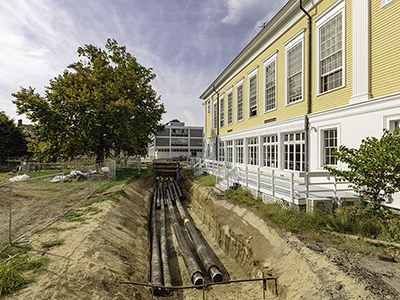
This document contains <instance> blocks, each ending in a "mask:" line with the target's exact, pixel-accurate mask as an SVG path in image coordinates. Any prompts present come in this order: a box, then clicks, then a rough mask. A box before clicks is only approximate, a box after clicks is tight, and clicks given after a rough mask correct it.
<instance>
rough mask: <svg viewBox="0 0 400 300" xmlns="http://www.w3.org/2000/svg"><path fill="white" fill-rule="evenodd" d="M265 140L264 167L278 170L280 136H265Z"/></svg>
mask: <svg viewBox="0 0 400 300" xmlns="http://www.w3.org/2000/svg"><path fill="white" fill-rule="evenodd" d="M262 139H263V166H264V167H269V168H278V146H279V143H278V135H276V134H273V135H269V136H265V137H263V138H262Z"/></svg>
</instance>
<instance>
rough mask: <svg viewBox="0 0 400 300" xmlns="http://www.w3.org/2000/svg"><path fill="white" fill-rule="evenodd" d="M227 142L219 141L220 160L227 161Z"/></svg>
mask: <svg viewBox="0 0 400 300" xmlns="http://www.w3.org/2000/svg"><path fill="white" fill-rule="evenodd" d="M224 144H225V143H224V142H219V143H218V160H219V161H225V145H224Z"/></svg>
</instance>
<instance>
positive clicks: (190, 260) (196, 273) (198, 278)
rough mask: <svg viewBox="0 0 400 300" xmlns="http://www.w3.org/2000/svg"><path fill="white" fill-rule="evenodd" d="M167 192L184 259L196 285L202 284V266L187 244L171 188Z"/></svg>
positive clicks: (175, 230) (173, 224)
mask: <svg viewBox="0 0 400 300" xmlns="http://www.w3.org/2000/svg"><path fill="white" fill-rule="evenodd" d="M166 194H167V204H168V208H169V212H170V214H171V218H172V222H173V223H172V226H173V228H174V232H175V236H176V239H177V240H178V244H179V248H180V250H181V253H182V257H183V260H184V262H185V265H186V268H187V270H188V272H189V276H190V279H191V281H192V282H193V284H194V285H202V284H203V283H204V278H203V274H202V273H201V271H200V267H199V265H198V264H197V262H196V259H195V257H194V256H193V253H192V252H191V251H190V248H189V245H188V244H187V242H186V240H185V237H184V236H183V233H182V229H181V226H180V225H179V222H178V218H177V217H176V214H175V209H174V206H173V204H172V200H171V196H170V192H169V189H167V190H166Z"/></svg>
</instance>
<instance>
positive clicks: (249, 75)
mask: <svg viewBox="0 0 400 300" xmlns="http://www.w3.org/2000/svg"><path fill="white" fill-rule="evenodd" d="M257 71H258V66H255V67H254V68H253V69H251V71H250V72H248V73H247V86H248V88H247V107H248V110H247V113H248V114H247V116H248V117H247V118H248V119H251V118H255V117H257V116H258V85H259V84H258V72H257ZM253 76H255V77H256V84H257V94H256V109H257V114H255V115H254V116H250V79H252V78H253Z"/></svg>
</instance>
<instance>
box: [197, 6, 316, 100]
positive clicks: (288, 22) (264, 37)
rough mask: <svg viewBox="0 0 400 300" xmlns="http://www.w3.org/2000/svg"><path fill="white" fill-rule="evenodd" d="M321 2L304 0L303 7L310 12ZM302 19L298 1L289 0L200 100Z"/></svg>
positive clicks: (210, 93) (224, 82)
mask: <svg viewBox="0 0 400 300" xmlns="http://www.w3.org/2000/svg"><path fill="white" fill-rule="evenodd" d="M320 1H322V0H306V1H304V3H303V7H304V8H305V9H306V10H310V9H311V8H312V7H314V6H315V5H316V4H318V3H319V2H320ZM302 18H304V13H303V12H302V11H301V10H300V8H299V0H289V1H288V2H287V3H286V4H285V6H284V7H283V8H282V9H281V10H280V11H279V12H278V13H277V14H276V15H275V16H274V17H273V18H272V19H271V20H270V21H269V22H268V24H267V25H266V26H265V27H264V28H263V29H262V30H261V31H260V32H259V33H258V34H257V35H256V36H255V37H254V38H253V39H252V40H251V41H250V43H249V44H248V45H247V46H246V47H245V48H244V49H243V50H242V51H241V52H240V53H239V54H238V55H237V56H236V58H235V59H234V60H233V61H232V62H231V63H230V64H229V65H228V67H226V68H225V70H224V71H222V73H221V74H220V75H219V76H218V77H217V78H216V79H215V80H214V82H213V83H212V84H211V85H210V86H209V87H208V88H207V89H206V90H205V91H204V92H203V93H202V94H201V96H200V99H202V100H206V99H207V98H208V97H209V96H210V95H212V94H213V92H214V90H213V86H215V87H216V89H217V90H218V89H220V88H221V87H222V86H223V85H224V84H226V82H227V81H229V80H230V79H231V78H232V77H233V76H234V75H235V74H236V73H237V72H238V70H242V69H243V68H244V67H245V66H246V65H248V64H249V63H250V62H251V61H252V60H253V59H254V58H255V57H256V56H257V55H259V54H261V52H262V51H264V50H265V49H266V48H267V47H268V46H269V45H271V44H272V43H273V42H274V41H276V39H277V38H279V36H281V35H282V34H283V33H284V32H285V31H287V30H288V29H289V28H290V27H291V26H292V25H293V24H295V23H296V22H298V21H299V20H301V19H302Z"/></svg>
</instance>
